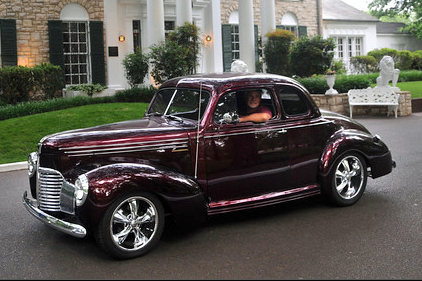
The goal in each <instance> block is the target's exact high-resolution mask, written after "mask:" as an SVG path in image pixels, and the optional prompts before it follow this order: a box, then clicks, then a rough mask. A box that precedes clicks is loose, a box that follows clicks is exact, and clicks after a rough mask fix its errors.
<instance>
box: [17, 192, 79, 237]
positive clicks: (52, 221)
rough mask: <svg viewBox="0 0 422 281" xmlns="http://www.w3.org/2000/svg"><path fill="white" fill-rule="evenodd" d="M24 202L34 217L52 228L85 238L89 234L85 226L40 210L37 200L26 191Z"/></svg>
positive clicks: (23, 197)
mask: <svg viewBox="0 0 422 281" xmlns="http://www.w3.org/2000/svg"><path fill="white" fill-rule="evenodd" d="M22 203H23V205H24V206H25V208H26V209H27V210H28V212H30V213H31V214H32V215H33V216H34V217H36V218H37V219H39V220H40V221H42V222H43V223H45V224H47V225H48V226H51V227H52V228H55V229H57V230H59V231H61V232H64V233H66V234H69V235H72V236H75V237H77V238H83V237H85V236H86V234H87V230H86V228H85V227H83V226H81V225H78V224H75V223H70V222H67V221H64V220H61V219H58V218H55V217H53V216H52V215H49V214H47V213H45V212H44V211H42V210H40V209H39V208H38V207H36V205H37V204H36V201H35V200H32V199H29V198H28V196H27V192H26V191H25V192H24V193H23V196H22Z"/></svg>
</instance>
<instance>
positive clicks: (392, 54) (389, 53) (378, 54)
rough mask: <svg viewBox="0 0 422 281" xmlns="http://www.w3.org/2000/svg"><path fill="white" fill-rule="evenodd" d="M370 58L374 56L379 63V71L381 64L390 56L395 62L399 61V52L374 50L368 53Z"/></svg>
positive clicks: (386, 49)
mask: <svg viewBox="0 0 422 281" xmlns="http://www.w3.org/2000/svg"><path fill="white" fill-rule="evenodd" d="M367 55H368V56H373V57H374V58H375V60H376V62H377V69H379V63H380V61H381V59H382V58H383V57H384V56H390V57H392V58H393V60H394V62H396V61H397V60H398V54H397V50H395V49H390V48H382V49H374V50H372V51H369V52H368V53H367Z"/></svg>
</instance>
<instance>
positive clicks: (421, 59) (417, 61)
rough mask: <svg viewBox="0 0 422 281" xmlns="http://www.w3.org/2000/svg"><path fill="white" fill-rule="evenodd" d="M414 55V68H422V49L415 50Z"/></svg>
mask: <svg viewBox="0 0 422 281" xmlns="http://www.w3.org/2000/svg"><path fill="white" fill-rule="evenodd" d="M412 57H413V63H412V69H417V70H422V50H418V51H414V52H413V53H412Z"/></svg>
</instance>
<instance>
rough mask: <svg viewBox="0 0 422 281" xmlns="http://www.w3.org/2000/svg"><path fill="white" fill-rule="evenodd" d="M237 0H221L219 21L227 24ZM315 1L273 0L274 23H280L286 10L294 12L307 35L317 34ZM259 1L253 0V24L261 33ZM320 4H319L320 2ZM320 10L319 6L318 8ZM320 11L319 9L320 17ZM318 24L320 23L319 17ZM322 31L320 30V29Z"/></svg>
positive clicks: (236, 7) (236, 6)
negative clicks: (305, 28)
mask: <svg viewBox="0 0 422 281" xmlns="http://www.w3.org/2000/svg"><path fill="white" fill-rule="evenodd" d="M238 1H241V0H221V7H220V9H221V23H222V24H228V23H229V17H230V14H231V13H232V12H233V11H236V10H238V4H237V3H238ZM317 1H320V0H299V1H291V0H290V1H288V0H275V22H276V25H280V24H281V19H282V18H283V15H284V14H285V13H287V12H291V13H294V14H295V15H296V17H297V21H298V25H300V26H306V27H307V32H308V36H310V37H312V36H315V35H318V34H319V32H318V28H319V26H318V16H317V13H318V12H317ZM260 3H261V1H260V0H254V1H253V11H254V24H256V25H258V27H259V28H258V30H259V34H261V4H260ZM320 5H321V4H320ZM320 10H321V8H320ZM321 17H322V12H321V11H320V18H321ZM319 20H320V24H322V21H321V19H319ZM321 32H322V31H321Z"/></svg>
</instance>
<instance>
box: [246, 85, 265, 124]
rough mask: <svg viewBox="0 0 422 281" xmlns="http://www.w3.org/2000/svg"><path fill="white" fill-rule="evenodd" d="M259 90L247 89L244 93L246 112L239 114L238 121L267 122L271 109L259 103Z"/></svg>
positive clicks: (260, 92)
mask: <svg viewBox="0 0 422 281" xmlns="http://www.w3.org/2000/svg"><path fill="white" fill-rule="evenodd" d="M261 95H262V91H261V90H254V91H249V92H246V93H245V94H244V97H245V102H246V114H244V115H240V117H239V122H247V121H252V122H258V123H259V122H267V121H268V120H270V118H271V117H272V113H271V110H270V109H269V108H268V107H266V106H265V105H262V104H261Z"/></svg>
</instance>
